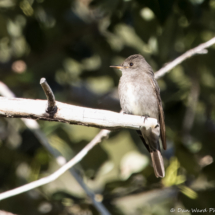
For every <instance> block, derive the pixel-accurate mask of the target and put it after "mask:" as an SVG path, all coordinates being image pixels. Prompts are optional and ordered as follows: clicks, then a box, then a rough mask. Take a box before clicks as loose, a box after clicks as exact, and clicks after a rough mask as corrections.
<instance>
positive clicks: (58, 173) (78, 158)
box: [0, 130, 110, 200]
mask: <svg viewBox="0 0 215 215" xmlns="http://www.w3.org/2000/svg"><path fill="white" fill-rule="evenodd" d="M109 133H110V131H108V130H102V131H100V133H99V134H98V135H96V137H95V138H94V139H93V140H92V141H91V142H90V143H89V144H87V145H86V146H85V147H84V148H83V149H82V150H81V151H80V152H79V153H78V154H77V155H76V156H75V157H74V158H72V159H71V160H70V161H69V162H68V163H66V164H65V165H64V166H62V167H61V168H60V169H58V170H57V171H56V172H54V173H52V174H51V175H49V176H47V177H45V178H41V179H39V180H37V181H34V182H31V183H29V184H26V185H24V186H21V187H18V188H15V189H13V190H10V191H6V192H4V193H1V194H0V200H3V199H6V198H8V197H11V196H15V195H18V194H20V193H24V192H26V191H29V190H32V189H34V188H36V187H39V186H42V185H45V184H48V183H50V182H52V181H54V180H56V179H57V178H58V177H59V176H61V175H62V174H63V173H64V172H66V171H67V170H68V169H70V168H71V167H72V166H74V165H75V164H77V163H78V162H79V161H81V160H82V159H83V157H85V156H86V154H87V153H88V152H89V151H90V150H91V149H92V148H93V147H94V146H95V145H96V144H98V143H100V142H101V141H102V139H103V138H104V137H106V136H107V135H108V134H109Z"/></svg>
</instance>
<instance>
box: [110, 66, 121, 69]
mask: <svg viewBox="0 0 215 215" xmlns="http://www.w3.org/2000/svg"><path fill="white" fill-rule="evenodd" d="M110 67H111V68H116V69H123V68H124V67H123V66H110Z"/></svg>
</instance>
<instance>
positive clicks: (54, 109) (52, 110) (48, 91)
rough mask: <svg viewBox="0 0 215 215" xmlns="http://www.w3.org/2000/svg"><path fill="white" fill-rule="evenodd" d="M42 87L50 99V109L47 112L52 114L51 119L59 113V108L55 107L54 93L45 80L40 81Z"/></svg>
mask: <svg viewBox="0 0 215 215" xmlns="http://www.w3.org/2000/svg"><path fill="white" fill-rule="evenodd" d="M40 85H41V87H42V88H43V91H44V93H45V95H46V97H47V99H48V108H47V110H46V112H47V113H49V114H50V116H51V117H53V116H54V114H55V113H56V112H57V106H56V105H55V96H54V93H53V92H52V89H51V88H50V86H49V85H48V83H47V81H46V79H45V78H41V79H40Z"/></svg>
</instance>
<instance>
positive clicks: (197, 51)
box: [155, 37, 215, 79]
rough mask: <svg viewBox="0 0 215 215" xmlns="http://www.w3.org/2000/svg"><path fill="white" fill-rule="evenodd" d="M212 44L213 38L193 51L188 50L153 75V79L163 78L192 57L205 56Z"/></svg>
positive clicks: (214, 41) (214, 42)
mask: <svg viewBox="0 0 215 215" xmlns="http://www.w3.org/2000/svg"><path fill="white" fill-rule="evenodd" d="M213 44H215V37H213V38H212V39H211V40H208V41H207V42H205V43H202V44H200V45H198V46H197V47H195V48H193V49H190V50H188V51H187V52H185V53H184V54H182V55H181V56H179V57H178V58H176V59H175V60H173V61H172V62H170V63H168V64H167V65H166V66H164V67H163V68H161V69H160V70H158V71H157V72H156V73H155V78H156V79H159V78H160V77H162V76H164V75H165V74H166V73H167V72H169V71H170V70H171V69H173V68H174V67H176V66H177V65H178V64H180V63H181V62H183V61H184V60H186V59H187V58H190V57H192V56H193V55H196V54H206V53H207V50H206V48H208V47H210V46H212V45H213Z"/></svg>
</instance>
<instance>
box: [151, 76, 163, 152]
mask: <svg viewBox="0 0 215 215" xmlns="http://www.w3.org/2000/svg"><path fill="white" fill-rule="evenodd" d="M150 81H151V85H152V87H153V88H154V91H155V94H156V96H157V100H158V110H159V121H160V136H161V141H162V145H163V149H166V136H165V133H166V128H165V122H164V112H163V107H162V101H161V97H160V88H159V86H158V83H157V81H156V80H155V79H154V77H151V78H150Z"/></svg>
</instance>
